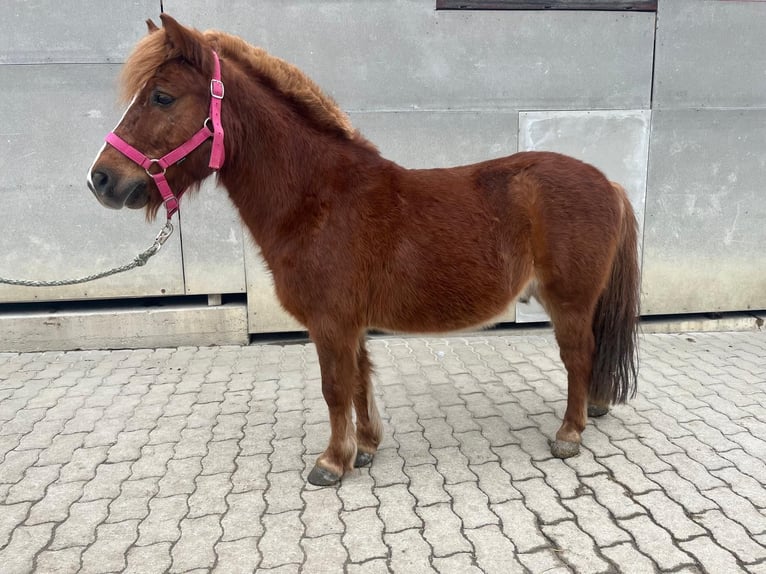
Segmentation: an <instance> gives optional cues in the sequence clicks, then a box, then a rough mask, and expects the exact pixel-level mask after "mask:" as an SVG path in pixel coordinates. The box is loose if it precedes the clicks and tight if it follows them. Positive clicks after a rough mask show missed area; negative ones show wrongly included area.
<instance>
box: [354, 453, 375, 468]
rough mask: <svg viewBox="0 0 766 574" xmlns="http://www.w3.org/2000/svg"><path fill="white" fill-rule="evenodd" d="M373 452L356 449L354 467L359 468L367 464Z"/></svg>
mask: <svg viewBox="0 0 766 574" xmlns="http://www.w3.org/2000/svg"><path fill="white" fill-rule="evenodd" d="M372 457H373V454H372V453H371V452H362V451H361V450H360V451H357V453H356V459H355V460H354V468H361V467H363V466H367V465H368V464H370V463H371V462H372Z"/></svg>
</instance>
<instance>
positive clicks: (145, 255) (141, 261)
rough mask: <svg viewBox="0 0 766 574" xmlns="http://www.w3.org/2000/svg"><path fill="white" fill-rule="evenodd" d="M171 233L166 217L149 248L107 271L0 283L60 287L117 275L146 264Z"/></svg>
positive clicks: (0, 280)
mask: <svg viewBox="0 0 766 574" xmlns="http://www.w3.org/2000/svg"><path fill="white" fill-rule="evenodd" d="M172 234H173V224H172V223H170V220H169V219H168V220H167V222H166V223H165V225H164V227H163V228H162V229H160V232H159V233H158V234H157V237H155V238H154V243H152V245H151V246H150V247H149V249H147V250H146V251H142V252H141V253H139V254H138V255H136V257H135V259H133V261H131V262H130V263H128V264H126V265H122V266H120V267H114V268H112V269H109V270H108V271H103V272H101V273H96V274H94V275H88V276H86V277H80V278H79V279H62V280H59V281H30V280H23V279H5V278H3V277H0V283H5V284H6V285H19V286H22V287H60V286H62V285H77V284H78V283H87V282H89V281H95V280H96V279H102V278H104V277H109V276H110V275H117V274H118V273H123V272H125V271H130V270H131V269H135V268H136V267H143V266H144V265H146V262H147V261H149V259H151V258H152V257H154V256H155V255H156V254H157V252H158V251H159V250H160V249H162V246H163V245H164V244H165V242H166V241H167V240H168V239H169V238H170V236H171V235H172Z"/></svg>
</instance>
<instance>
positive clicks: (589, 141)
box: [516, 110, 651, 323]
mask: <svg viewBox="0 0 766 574" xmlns="http://www.w3.org/2000/svg"><path fill="white" fill-rule="evenodd" d="M650 117H651V112H650V111H649V110H619V111H581V112H574V111H564V112H523V113H521V114H520V117H519V149H520V150H548V151H557V152H559V153H564V154H567V155H571V156H573V157H576V158H578V159H581V160H583V161H587V162H589V163H591V164H593V165H595V166H596V167H597V168H599V169H600V170H601V171H603V172H604V174H605V175H606V176H607V177H608V178H609V179H611V180H613V181H616V182H618V183H620V184H621V185H622V186H623V187H624V188H625V190H626V191H627V192H628V196H629V197H630V201H631V204H632V205H633V209H634V210H635V212H636V217H637V219H638V222H639V229H641V228H642V227H643V219H644V202H645V197H646V169H647V160H648V157H649V128H650ZM640 243H641V238H639V244H640ZM516 320H517V321H519V322H521V323H523V322H537V321H547V320H548V316H547V314H546V313H545V311H544V310H543V309H542V307H541V306H540V304H539V303H538V302H537V301H535V300H532V301H530V303H517V305H516Z"/></svg>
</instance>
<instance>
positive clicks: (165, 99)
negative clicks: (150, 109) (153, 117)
mask: <svg viewBox="0 0 766 574" xmlns="http://www.w3.org/2000/svg"><path fill="white" fill-rule="evenodd" d="M151 101H152V104H154V105H155V106H159V107H161V108H167V107H168V106H169V105H170V104H172V103H173V102H175V101H176V99H175V98H174V97H173V96H170V95H168V94H166V93H164V92H160V91H159V90H154V91H153V92H152V96H151Z"/></svg>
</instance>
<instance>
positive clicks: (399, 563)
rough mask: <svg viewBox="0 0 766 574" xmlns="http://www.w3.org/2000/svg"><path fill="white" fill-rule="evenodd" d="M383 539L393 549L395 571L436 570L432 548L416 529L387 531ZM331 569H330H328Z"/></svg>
mask: <svg viewBox="0 0 766 574" xmlns="http://www.w3.org/2000/svg"><path fill="white" fill-rule="evenodd" d="M383 540H384V541H385V543H386V545H388V547H389V548H390V549H391V553H390V567H391V570H392V571H393V572H423V573H426V572H436V570H434V569H433V568H432V567H431V564H430V562H431V561H430V555H431V549H430V547H429V546H428V544H427V543H426V542H425V540H423V538H422V536H421V535H420V532H419V531H418V530H416V529H410V530H402V531H401V532H393V533H387V534H384V535H383ZM328 571H329V570H328Z"/></svg>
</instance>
